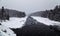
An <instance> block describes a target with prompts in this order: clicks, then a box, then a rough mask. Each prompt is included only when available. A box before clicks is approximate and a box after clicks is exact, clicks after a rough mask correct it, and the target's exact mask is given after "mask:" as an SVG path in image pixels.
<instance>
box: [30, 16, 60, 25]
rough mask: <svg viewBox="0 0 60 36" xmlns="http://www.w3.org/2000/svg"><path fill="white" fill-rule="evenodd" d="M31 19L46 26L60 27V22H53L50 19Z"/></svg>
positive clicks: (34, 17) (36, 17)
mask: <svg viewBox="0 0 60 36" xmlns="http://www.w3.org/2000/svg"><path fill="white" fill-rule="evenodd" d="M31 17H32V18H33V19H35V20H37V21H38V22H40V23H43V24H45V25H58V26H60V22H58V21H53V20H50V19H48V18H44V17H38V16H31Z"/></svg>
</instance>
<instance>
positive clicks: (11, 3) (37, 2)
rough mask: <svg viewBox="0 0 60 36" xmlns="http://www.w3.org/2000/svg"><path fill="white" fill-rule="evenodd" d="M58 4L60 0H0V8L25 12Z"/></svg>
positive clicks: (49, 7) (41, 9)
mask: <svg viewBox="0 0 60 36" xmlns="http://www.w3.org/2000/svg"><path fill="white" fill-rule="evenodd" d="M59 4H60V0H0V8H1V7H2V6H4V7H5V8H8V9H14V10H18V11H23V12H26V14H30V13H33V12H36V11H43V10H46V9H52V8H54V7H55V6H56V5H59Z"/></svg>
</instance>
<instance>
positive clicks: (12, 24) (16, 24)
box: [2, 16, 27, 28]
mask: <svg viewBox="0 0 60 36" xmlns="http://www.w3.org/2000/svg"><path fill="white" fill-rule="evenodd" d="M26 19H27V16H26V17H24V18H18V17H10V20H9V21H8V20H6V22H2V25H4V26H6V27H9V28H21V27H23V26H24V23H25V22H26Z"/></svg>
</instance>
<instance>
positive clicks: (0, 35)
mask: <svg viewBox="0 0 60 36" xmlns="http://www.w3.org/2000/svg"><path fill="white" fill-rule="evenodd" d="M4 31H5V32H4ZM0 36H16V34H15V33H14V32H13V31H12V30H11V29H10V28H8V27H6V26H4V25H0Z"/></svg>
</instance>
